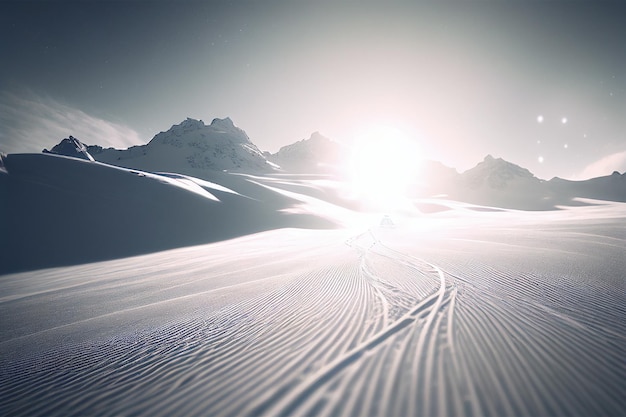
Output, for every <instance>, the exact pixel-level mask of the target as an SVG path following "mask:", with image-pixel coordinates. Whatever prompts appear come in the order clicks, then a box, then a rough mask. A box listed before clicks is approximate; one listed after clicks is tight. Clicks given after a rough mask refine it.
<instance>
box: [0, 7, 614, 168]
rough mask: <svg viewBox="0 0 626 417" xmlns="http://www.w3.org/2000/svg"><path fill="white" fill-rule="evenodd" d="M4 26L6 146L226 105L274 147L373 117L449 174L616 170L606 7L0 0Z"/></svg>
mask: <svg viewBox="0 0 626 417" xmlns="http://www.w3.org/2000/svg"><path fill="white" fill-rule="evenodd" d="M0 30H1V33H0V56H1V57H2V64H1V65H0V150H3V151H4V152H20V151H25V152H27V151H36V152H38V151H40V150H41V148H43V147H51V146H53V145H54V144H56V143H57V142H58V141H59V140H60V139H62V138H63V137H67V136H68V135H70V134H72V135H74V136H77V137H78V138H79V139H81V140H83V141H84V142H86V143H88V144H101V145H106V146H116V147H127V146H129V145H131V144H142V143H146V142H148V141H149V140H150V139H151V138H152V136H154V135H155V134H156V133H158V132H159V131H163V130H167V129H168V128H169V127H170V126H171V125H172V124H177V123H180V122H181V121H182V120H183V119H184V118H186V117H193V118H198V119H203V120H204V121H205V122H206V123H210V121H211V120H212V119H213V118H214V117H226V116H229V117H231V118H232V119H233V121H234V122H235V124H236V125H238V126H239V127H241V128H242V129H244V130H245V131H246V132H247V133H248V135H249V136H250V138H251V139H252V141H253V142H255V143H256V144H257V145H258V146H259V147H260V148H261V149H264V150H269V151H272V152H275V151H277V150H278V149H279V148H280V147H281V146H283V145H286V144H289V143H292V142H295V141H297V140H300V139H304V138H308V137H309V136H310V135H311V133H313V132H314V131H320V132H321V133H322V134H324V135H325V136H328V137H331V138H333V139H337V140H345V139H348V138H350V137H352V136H353V135H354V134H355V132H359V131H363V129H366V128H367V127H369V126H375V125H380V124H383V125H388V126H392V127H395V128H396V129H401V130H402V131H403V132H405V134H406V135H408V136H410V137H411V138H412V139H413V140H415V141H417V142H418V145H419V147H420V148H421V149H422V153H423V156H425V157H429V158H434V159H438V160H441V161H442V162H444V163H446V164H447V165H449V166H453V167H455V168H457V169H458V170H459V171H463V170H465V169H468V168H470V167H472V166H474V165H475V164H476V163H478V162H479V161H481V160H482V159H483V158H484V156H485V155H486V154H492V155H493V156H496V157H502V158H504V159H506V160H509V161H511V162H514V163H517V164H519V165H522V166H524V167H526V168H528V169H530V170H531V171H532V172H533V173H534V174H535V175H537V176H538V177H540V178H546V179H549V178H551V177H553V176H560V177H564V178H584V177H590V176H595V175H603V174H610V173H611V172H612V171H613V170H619V171H620V172H623V171H625V170H626V129H625V128H626V6H622V5H621V2H617V1H616V2H602V1H559V0H551V1H521V0H517V1H506V0H503V1H463V2H461V1H459V2H450V1H448V2H442V1H438V2H416V1H413V2H394V1H378V2H373V1H371V2H367V1H366V2H363V1H358V2H357V1H335V2H331V1H309V2H305V1H286V0H285V1H228V2H226V1H204V2H200V1H198V2H180V1H161V2H148V1H93V0H92V1H76V2H66V1H42V2H37V1H26V2H23V1H22V2H10V1H8V2H7V1H2V2H0Z"/></svg>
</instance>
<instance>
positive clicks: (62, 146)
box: [43, 135, 94, 161]
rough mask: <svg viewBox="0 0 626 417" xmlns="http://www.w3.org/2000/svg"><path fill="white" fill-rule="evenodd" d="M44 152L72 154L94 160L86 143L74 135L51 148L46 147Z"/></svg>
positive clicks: (75, 156) (72, 155) (74, 156)
mask: <svg viewBox="0 0 626 417" xmlns="http://www.w3.org/2000/svg"><path fill="white" fill-rule="evenodd" d="M43 153H51V154H56V155H64V156H71V157H72V158H79V159H86V160H87V161H93V160H94V159H93V156H91V154H90V153H89V152H88V151H87V147H86V146H85V144H83V143H82V142H81V141H80V140H78V139H76V138H75V137H74V136H72V135H70V137H69V138H65V139H63V140H61V142H59V143H58V144H57V145H55V146H54V147H53V148H52V149H51V150H47V149H44V150H43Z"/></svg>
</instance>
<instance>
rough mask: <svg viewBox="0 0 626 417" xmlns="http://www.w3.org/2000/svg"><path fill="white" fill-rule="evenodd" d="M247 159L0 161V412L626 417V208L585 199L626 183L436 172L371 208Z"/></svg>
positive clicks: (494, 163) (483, 168) (194, 137)
mask: <svg viewBox="0 0 626 417" xmlns="http://www.w3.org/2000/svg"><path fill="white" fill-rule="evenodd" d="M203 134H204V135H205V136H206V137H203V136H202V135H203ZM209 136H210V141H207V142H205V141H204V139H207V137H209ZM207 140H208V139H207ZM253 146H254V145H252V143H251V142H250V141H249V139H248V138H247V136H246V135H245V133H243V131H241V130H240V129H238V128H236V127H235V126H234V125H233V124H232V121H230V120H229V119H216V120H214V121H213V123H212V124H211V125H210V126H205V125H204V123H203V122H201V121H197V120H192V119H188V120H186V121H184V122H183V123H181V124H180V125H175V126H173V127H172V129H170V130H169V131H168V132H166V133H163V134H160V135H157V136H156V137H155V139H153V141H152V142H151V143H150V144H149V145H146V146H145V147H134V148H131V149H129V150H127V151H114V150H104V151H100V153H99V156H100V157H102V155H109V156H110V157H111V158H113V159H112V161H113V160H115V161H116V162H114V163H115V164H116V165H127V166H128V167H127V168H121V167H117V166H112V165H108V164H105V163H101V162H94V161H87V160H81V159H76V158H70V157H65V156H59V155H47V154H12V155H0V197H1V198H2V201H0V203H2V204H0V214H1V215H2V216H0V218H2V219H3V220H5V221H3V222H2V223H0V228H1V229H0V254H1V256H2V258H1V259H0V317H2V318H3V319H2V320H0V334H1V335H2V338H1V339H0V415H11V416H13V415H25V416H26V415H27V416H55V415H58V416H74V415H75V416H79V415H80V416H82V415H103V416H117V415H139V416H170V415H185V416H206V415H211V416H258V415H261V416H290V415H338V416H352V415H366V416H370V415H371V416H378V415H381V416H382V415H384V416H413V415H427V416H431V415H455V416H502V415H507V416H529V415H533V416H534V415H572V416H576V415H577V416H589V415H626V400H625V399H626V384H625V383H624V381H626V362H625V361H624V357H626V308H625V307H624V306H625V305H626V278H625V276H626V275H625V274H624V271H626V204H625V203H611V202H606V201H599V200H590V199H580V198H578V199H572V197H573V196H576V195H577V193H578V191H579V190H583V191H584V190H587V191H586V192H585V193H584V194H586V195H587V196H590V195H600V196H602V197H604V196H608V197H610V198H619V195H620V193H621V190H622V189H623V188H622V187H625V186H626V179H625V178H626V177H625V176H624V175H621V174H619V173H614V174H613V175H611V176H609V177H603V178H597V179H594V180H590V181H588V182H584V183H576V184H574V183H572V182H568V181H564V180H558V179H557V180H552V181H547V182H545V181H541V180H538V179H536V178H534V177H533V176H532V174H530V172H528V171H526V170H524V169H522V168H520V167H517V166H514V165H512V164H509V163H507V162H505V161H502V160H496V159H494V158H487V159H486V160H485V162H484V163H483V164H482V165H480V166H479V167H478V168H477V169H475V170H473V171H472V172H469V173H465V174H457V173H456V172H455V171H453V170H450V169H448V168H446V167H443V166H438V165H436V164H435V165H432V164H431V165H432V166H433V167H434V170H433V172H437V173H440V174H441V177H442V178H435V181H434V182H435V183H439V182H440V184H439V185H441V184H445V183H446V182H448V181H450V183H452V184H453V186H452V187H451V188H449V189H448V190H449V191H450V192H449V194H448V196H447V197H446V198H447V199H444V198H443V197H442V196H439V197H437V198H434V197H433V198H417V197H416V196H412V197H411V198H408V197H407V198H405V199H404V201H403V205H402V206H397V207H396V209H395V210H394V211H392V212H385V213H377V212H368V211H363V210H361V206H360V203H359V202H358V201H355V200H351V199H349V198H346V189H347V185H346V184H345V183H344V182H342V181H341V179H340V178H337V177H334V176H331V175H323V174H319V173H318V174H300V175H294V174H288V173H281V174H277V173H272V172H269V173H268V172H267V171H266V172H263V171H262V170H258V169H257V168H258V167H259V166H264V167H265V168H264V169H267V163H266V161H265V157H264V156H263V155H262V154H261V153H260V152H259V153H258V155H257V153H256V150H255V148H253ZM219 149H221V150H224V149H226V150H233V149H234V150H235V153H234V155H249V158H248V157H245V158H241V159H237V158H235V159H231V158H230V156H229V157H228V158H221V157H220V158H217V159H215V157H214V156H210V157H209V156H208V155H207V154H206V152H209V153H210V154H211V155H213V154H212V153H213V152H215V154H216V155H217V154H219V152H220V151H218V150H219ZM96 150H97V149H96ZM224 152H225V151H224ZM228 152H230V151H228ZM228 152H226V153H225V154H228ZM190 155H197V156H198V158H200V159H199V160H204V161H209V162H210V163H211V164H212V165H211V167H204V166H192V165H190V164H189V161H190V159H188V157H189V156H190ZM228 155H229V154H228ZM99 156H98V155H96V159H98V158H99ZM118 157H119V158H121V159H119V160H117V159H116V158H118ZM205 157H206V158H208V159H203V158H205ZM192 160H195V159H193V158H192ZM215 161H218V162H219V161H221V162H219V163H217V162H215ZM237 161H239V162H240V163H241V167H240V168H242V169H241V172H239V173H233V172H222V171H223V170H222V169H214V168H215V167H216V166H218V168H224V169H227V168H226V167H227V166H228V167H230V168H232V167H233V166H234V165H233V164H235V165H236V162H237ZM222 163H223V165H220V164H222ZM257 163H258V164H261V165H257ZM230 168H228V169H230ZM438 180H441V181H438ZM450 183H448V184H450ZM468 185H471V186H473V187H474V188H473V189H472V190H473V191H472V192H471V193H469V192H468V194H466V196H467V197H468V198H467V199H465V200H466V202H459V201H456V200H457V199H458V197H459V196H460V195H462V194H459V193H462V192H463V186H468ZM455 187H461V188H460V189H459V188H455ZM585 187H587V188H585ZM429 190H430V191H435V190H436V187H435V188H429ZM455 193H457V194H455ZM546 193H547V194H546ZM594 193H596V194H594ZM477 202H480V203H482V204H483V205H476V203H477ZM472 203H474V204H472ZM520 205H521V206H524V205H525V206H527V207H528V208H530V209H533V210H537V209H542V210H544V211H519V210H512V209H506V208H503V207H511V206H512V207H515V208H519V207H520ZM548 208H549V209H550V210H547V209H548ZM386 216H388V217H386ZM386 218H391V219H393V226H394V227H381V226H380V225H381V219H386ZM7 219H8V221H7ZM305 228H306V229H305ZM15 271H22V272H15Z"/></svg>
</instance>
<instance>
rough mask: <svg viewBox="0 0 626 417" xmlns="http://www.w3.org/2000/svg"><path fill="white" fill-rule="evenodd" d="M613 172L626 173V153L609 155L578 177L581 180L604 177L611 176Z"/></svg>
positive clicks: (589, 166)
mask: <svg viewBox="0 0 626 417" xmlns="http://www.w3.org/2000/svg"><path fill="white" fill-rule="evenodd" d="M613 171H618V172H624V171H626V151H623V152H616V153H613V154H611V155H607V156H605V157H604V158H602V159H599V160H598V161H596V162H593V163H592V164H589V165H588V166H587V167H585V169H584V170H583V171H582V172H581V173H580V174H579V175H578V176H577V177H579V178H581V179H588V178H595V177H602V176H606V175H610V174H611V173H612V172H613Z"/></svg>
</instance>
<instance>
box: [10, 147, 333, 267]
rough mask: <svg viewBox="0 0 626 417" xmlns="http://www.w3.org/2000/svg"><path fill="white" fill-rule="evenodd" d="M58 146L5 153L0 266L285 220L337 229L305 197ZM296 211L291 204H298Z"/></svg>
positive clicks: (245, 230) (76, 259)
mask: <svg viewBox="0 0 626 417" xmlns="http://www.w3.org/2000/svg"><path fill="white" fill-rule="evenodd" d="M217 175H218V176H219V178H220V183H219V184H217V183H211V182H208V181H204V180H200V179H197V178H193V177H188V176H184V175H180V174H152V173H149V172H145V171H138V170H131V169H125V168H120V167H115V166H112V165H107V164H103V163H99V162H94V161H87V160H84V159H77V158H70V157H66V156H59V155H54V154H44V153H41V154H10V155H1V156H0V201H2V204H0V215H1V218H2V222H0V253H2V254H3V256H2V262H0V274H2V273H5V272H9V271H13V270H21V269H37V268H43V267H50V266H58V265H69V264H74V263H85V262H94V261H98V260H104V259H112V258H120V257H126V256H131V255H136V254H140V253H148V252H154V251H159V250H164V249H169V248H175V247H181V246H189V245H196V244H201V243H207V242H215V241H221V240H225V239H229V238H232V237H236V236H241V235H246V234H250V233H255V232H258V231H262V230H270V229H275V228H282V227H304V228H309V227H312V228H317V227H333V223H332V222H331V221H329V220H326V219H322V218H320V217H318V216H315V215H313V214H311V213H309V212H307V211H306V210H305V209H301V210H299V211H297V212H296V211H294V210H293V207H302V201H301V199H298V197H299V196H298V195H296V194H294V193H292V195H290V196H287V195H284V194H281V193H280V192H277V191H275V190H272V189H270V188H268V187H265V186H263V185H261V184H257V183H254V182H251V181H248V180H247V179H246V178H245V177H243V176H237V175H231V174H226V173H217ZM290 210H291V211H290Z"/></svg>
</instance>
